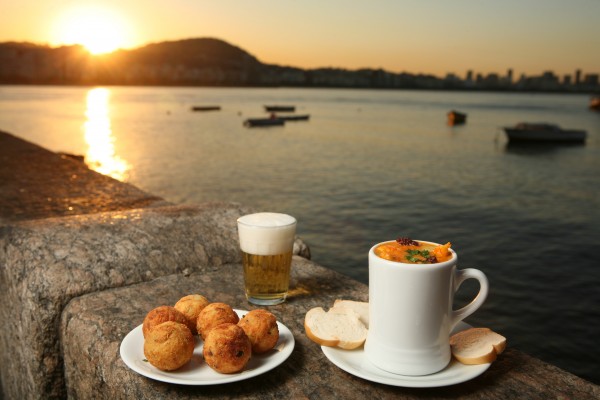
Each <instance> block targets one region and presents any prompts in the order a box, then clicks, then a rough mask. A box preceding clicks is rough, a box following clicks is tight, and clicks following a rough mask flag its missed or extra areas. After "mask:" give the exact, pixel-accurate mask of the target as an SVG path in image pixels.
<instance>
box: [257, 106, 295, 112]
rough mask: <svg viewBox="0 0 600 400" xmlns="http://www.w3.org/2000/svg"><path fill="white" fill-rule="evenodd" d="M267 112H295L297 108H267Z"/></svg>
mask: <svg viewBox="0 0 600 400" xmlns="http://www.w3.org/2000/svg"><path fill="white" fill-rule="evenodd" d="M265 111H267V112H295V111H296V107H295V106H265Z"/></svg>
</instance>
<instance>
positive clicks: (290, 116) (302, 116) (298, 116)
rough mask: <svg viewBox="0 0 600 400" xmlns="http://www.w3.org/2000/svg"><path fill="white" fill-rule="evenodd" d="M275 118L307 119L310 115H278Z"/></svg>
mask: <svg viewBox="0 0 600 400" xmlns="http://www.w3.org/2000/svg"><path fill="white" fill-rule="evenodd" d="M277 118H279V119H282V120H284V121H308V120H309V118H310V115H309V114H306V115H278V116H277Z"/></svg>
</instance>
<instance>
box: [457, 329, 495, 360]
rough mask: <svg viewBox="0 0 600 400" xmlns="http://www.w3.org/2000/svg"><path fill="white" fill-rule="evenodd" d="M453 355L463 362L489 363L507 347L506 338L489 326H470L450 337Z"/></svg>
mask: <svg viewBox="0 0 600 400" xmlns="http://www.w3.org/2000/svg"><path fill="white" fill-rule="evenodd" d="M450 347H451V349H452V355H453V356H454V358H456V359H457V360H458V361H459V362H461V363H463V364H487V363H491V362H492V361H494V360H495V359H496V357H497V356H498V354H500V353H502V352H503V351H504V349H505V348H506V338H505V337H504V336H502V335H499V334H497V333H496V332H494V331H492V330H491V329H488V328H469V329H466V330H464V331H462V332H458V333H456V334H454V335H452V336H451V337H450Z"/></svg>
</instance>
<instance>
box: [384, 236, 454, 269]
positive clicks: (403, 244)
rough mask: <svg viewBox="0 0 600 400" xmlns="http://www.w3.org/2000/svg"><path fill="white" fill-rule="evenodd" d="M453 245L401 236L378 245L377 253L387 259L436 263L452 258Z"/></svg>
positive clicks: (413, 262)
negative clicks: (451, 247) (451, 249)
mask: <svg viewBox="0 0 600 400" xmlns="http://www.w3.org/2000/svg"><path fill="white" fill-rule="evenodd" d="M451 245H452V244H451V243H450V242H448V243H446V244H444V245H437V244H433V243H427V242H419V241H415V240H412V239H409V238H406V237H401V238H398V239H396V241H395V242H386V243H383V244H380V245H379V246H377V247H376V248H375V255H377V256H378V257H381V258H383V259H386V260H390V261H395V262H402V263H408V264H434V263H439V262H444V261H448V260H450V259H451V258H452V252H451V251H450V246H451Z"/></svg>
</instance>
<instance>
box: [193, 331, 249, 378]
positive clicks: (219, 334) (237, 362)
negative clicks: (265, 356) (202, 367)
mask: <svg viewBox="0 0 600 400" xmlns="http://www.w3.org/2000/svg"><path fill="white" fill-rule="evenodd" d="M203 354H204V360H205V361H206V363H207V364H208V365H209V366H210V367H211V368H212V369H214V370H215V371H217V372H220V373H222V374H232V373H235V372H239V371H241V370H242V369H244V367H245V366H246V364H247V363H248V360H250V356H251V355H252V344H251V343H250V339H248V336H247V335H246V333H245V332H244V330H243V329H242V328H240V327H239V326H238V325H236V324H232V323H225V324H221V325H217V326H216V327H214V328H213V329H211V330H210V332H209V333H208V336H207V337H206V340H205V341H204V350H203Z"/></svg>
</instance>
